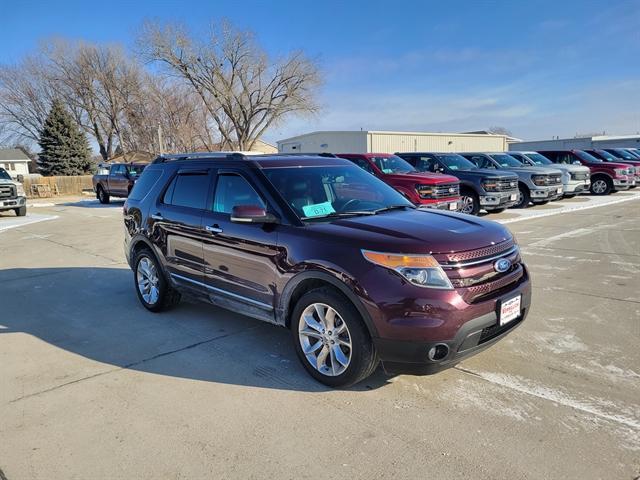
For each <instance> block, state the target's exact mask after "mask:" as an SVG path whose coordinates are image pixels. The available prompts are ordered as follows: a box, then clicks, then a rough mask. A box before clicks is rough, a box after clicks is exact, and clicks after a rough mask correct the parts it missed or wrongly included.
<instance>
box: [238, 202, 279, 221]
mask: <svg viewBox="0 0 640 480" xmlns="http://www.w3.org/2000/svg"><path fill="white" fill-rule="evenodd" d="M231 221H232V222H234V223H280V222H279V219H278V218H277V217H276V216H275V215H273V214H271V213H268V212H267V211H266V210H265V209H264V208H262V207H261V206H259V205H236V206H235V207H233V209H232V210H231Z"/></svg>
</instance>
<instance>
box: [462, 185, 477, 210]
mask: <svg viewBox="0 0 640 480" xmlns="http://www.w3.org/2000/svg"><path fill="white" fill-rule="evenodd" d="M460 198H461V200H460V205H461V206H460V212H462V213H466V214H468V215H478V212H479V211H480V199H479V198H478V195H477V194H476V193H475V192H472V191H470V190H463V191H462V192H461V196H460Z"/></svg>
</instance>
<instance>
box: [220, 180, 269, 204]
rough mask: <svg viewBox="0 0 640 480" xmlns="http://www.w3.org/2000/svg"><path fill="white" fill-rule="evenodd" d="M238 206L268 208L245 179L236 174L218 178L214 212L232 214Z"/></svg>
mask: <svg viewBox="0 0 640 480" xmlns="http://www.w3.org/2000/svg"><path fill="white" fill-rule="evenodd" d="M237 205H259V206H261V207H262V208H266V205H265V203H264V201H263V200H262V199H261V198H260V195H258V193H257V192H256V191H255V190H254V189H253V187H252V186H251V185H250V184H249V182H247V180H246V179H245V178H244V177H241V176H240V175H236V174H223V175H219V176H218V181H217V184H216V196H215V198H214V200H213V211H214V212H219V213H231V211H232V210H233V207H235V206H237Z"/></svg>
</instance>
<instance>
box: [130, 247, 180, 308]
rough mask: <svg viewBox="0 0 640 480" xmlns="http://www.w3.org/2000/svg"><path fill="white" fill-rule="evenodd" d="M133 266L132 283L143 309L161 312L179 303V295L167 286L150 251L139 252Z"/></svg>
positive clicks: (146, 249) (144, 249)
mask: <svg viewBox="0 0 640 480" xmlns="http://www.w3.org/2000/svg"><path fill="white" fill-rule="evenodd" d="M133 265H134V268H133V282H134V284H135V287H136V293H137V294H138V299H139V300H140V303H142V305H143V306H144V308H146V309H147V310H149V311H151V312H162V311H164V310H169V309H170V308H172V307H174V306H176V305H177V304H178V303H179V302H180V293H179V292H178V291H177V290H175V289H174V288H172V287H171V285H169V283H168V282H167V279H166V278H165V276H164V273H163V271H162V269H161V268H160V264H159V262H158V260H157V259H156V256H155V255H154V254H153V253H152V252H151V250H149V249H148V248H143V249H142V250H140V251H139V252H138V253H137V255H136V257H135V260H134V263H133Z"/></svg>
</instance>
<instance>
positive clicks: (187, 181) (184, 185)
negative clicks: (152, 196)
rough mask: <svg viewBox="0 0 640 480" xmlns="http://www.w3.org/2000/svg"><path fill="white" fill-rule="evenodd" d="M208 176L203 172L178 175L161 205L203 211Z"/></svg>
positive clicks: (207, 187) (205, 201)
mask: <svg viewBox="0 0 640 480" xmlns="http://www.w3.org/2000/svg"><path fill="white" fill-rule="evenodd" d="M208 191H209V175H207V174H206V173H204V172H197V173H196V172H194V173H188V172H187V173H180V174H178V175H177V176H176V177H175V178H174V179H173V181H172V182H171V185H169V188H168V189H167V191H166V192H165V194H164V198H163V203H165V204H167V205H175V206H177V207H188V208H195V209H199V210H203V209H204V208H205V206H206V203H207V193H208Z"/></svg>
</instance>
